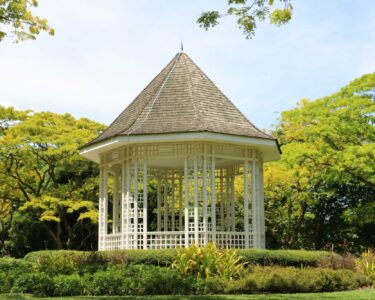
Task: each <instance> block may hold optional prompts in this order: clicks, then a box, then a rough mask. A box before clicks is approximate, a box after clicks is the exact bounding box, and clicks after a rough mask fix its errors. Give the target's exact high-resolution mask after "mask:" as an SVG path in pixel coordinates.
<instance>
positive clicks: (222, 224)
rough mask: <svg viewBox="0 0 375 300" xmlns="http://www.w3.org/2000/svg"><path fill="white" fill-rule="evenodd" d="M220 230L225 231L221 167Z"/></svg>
mask: <svg viewBox="0 0 375 300" xmlns="http://www.w3.org/2000/svg"><path fill="white" fill-rule="evenodd" d="M220 230H221V231H225V219H224V174H223V169H220Z"/></svg>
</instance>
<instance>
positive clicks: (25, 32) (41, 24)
mask: <svg viewBox="0 0 375 300" xmlns="http://www.w3.org/2000/svg"><path fill="white" fill-rule="evenodd" d="M37 6H38V1H37V0H2V1H0V26H1V27H0V41H1V40H2V39H3V38H4V37H6V36H7V35H8V34H9V33H10V32H11V33H12V35H13V37H14V40H15V42H18V41H23V40H26V39H33V40H34V39H35V38H36V36H37V35H38V34H39V33H40V32H41V31H46V32H48V34H49V35H54V34H55V31H54V29H53V28H51V27H50V26H49V25H48V22H47V20H46V19H42V18H40V17H37V16H34V15H33V14H32V12H31V9H32V8H34V7H37Z"/></svg>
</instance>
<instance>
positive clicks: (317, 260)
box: [24, 249, 352, 274]
mask: <svg viewBox="0 0 375 300" xmlns="http://www.w3.org/2000/svg"><path fill="white" fill-rule="evenodd" d="M237 252H238V254H239V255H240V256H241V257H242V258H243V261H244V262H246V263H248V264H257V265H262V266H272V265H278V266H291V267H301V266H309V267H318V266H322V267H329V268H330V267H333V268H334V269H338V268H349V269H351V268H352V267H348V265H350V263H345V261H348V258H344V257H342V256H340V255H338V254H335V253H333V252H326V251H305V250H257V249H242V250H238V251H237ZM175 256H176V249H163V250H118V251H100V252H84V251H70V250H57V251H49V250H47V251H37V252H31V253H29V254H27V255H26V256H25V258H24V259H25V260H26V261H28V262H32V263H34V264H35V263H37V262H41V261H43V260H44V261H46V262H47V265H51V263H52V262H53V261H54V260H55V261H56V260H59V259H60V260H61V265H69V264H72V268H73V269H74V268H76V267H78V266H82V265H86V266H88V265H96V266H98V265H104V264H107V263H111V264H144V265H154V266H168V265H170V264H171V263H172V261H173V259H174V257H175ZM48 260H52V262H48ZM63 262H64V263H63ZM41 271H45V270H43V269H41ZM59 273H63V274H70V273H71V272H69V270H65V271H61V270H60V271H59Z"/></svg>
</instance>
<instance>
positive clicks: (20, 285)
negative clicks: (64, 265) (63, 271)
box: [11, 273, 54, 296]
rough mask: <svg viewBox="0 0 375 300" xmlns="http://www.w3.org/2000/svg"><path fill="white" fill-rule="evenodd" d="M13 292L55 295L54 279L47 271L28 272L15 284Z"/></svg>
mask: <svg viewBox="0 0 375 300" xmlns="http://www.w3.org/2000/svg"><path fill="white" fill-rule="evenodd" d="M11 291H12V293H30V294H34V295H36V296H53V292H54V282H53V279H52V278H51V277H50V276H48V275H47V274H45V273H26V274H23V275H21V276H19V277H18V278H17V279H16V280H15V281H14V284H13V287H12V290H11Z"/></svg>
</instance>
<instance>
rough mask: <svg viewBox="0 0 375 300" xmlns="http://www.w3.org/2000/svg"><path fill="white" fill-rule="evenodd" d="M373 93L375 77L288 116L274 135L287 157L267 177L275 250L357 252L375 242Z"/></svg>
mask: <svg viewBox="0 0 375 300" xmlns="http://www.w3.org/2000/svg"><path fill="white" fill-rule="evenodd" d="M374 90H375V73H373V74H367V75H364V76H362V77H361V78H358V79H356V80H354V81H353V82H352V83H350V84H349V85H347V86H346V87H344V88H342V89H341V90H340V91H339V92H338V93H335V94H333V95H331V96H327V97H324V98H321V99H317V100H315V101H310V100H308V99H302V100H301V101H300V102H299V103H298V105H297V107H296V108H295V109H292V110H289V111H285V112H283V113H282V114H281V119H280V123H279V124H278V125H277V127H276V128H275V130H274V132H273V134H274V135H275V136H276V137H277V138H278V140H279V142H280V143H281V149H282V152H283V155H282V158H281V160H280V161H278V162H274V163H270V164H268V165H267V166H266V168H265V172H264V173H265V200H266V201H265V204H266V213H267V217H266V220H267V222H268V224H267V228H269V232H268V233H269V234H270V235H271V241H272V243H273V246H274V247H280V246H281V247H286V248H298V247H306V248H312V249H322V248H326V249H327V248H332V244H333V245H334V246H336V247H337V249H338V250H339V251H358V250H359V249H360V247H358V244H359V243H361V244H362V245H363V246H365V247H372V246H373V245H374V244H373V241H374V238H373V234H371V232H372V233H373V232H375V231H374V228H375V227H374V226H375V222H374V218H373V215H374V214H373V213H371V212H373V199H374V196H375V181H374V180H375V176H374V175H375V164H374V163H373V162H374V159H375V126H374V124H375V102H374V99H375V96H374V95H375V94H374ZM269 241H270V240H269ZM356 244H357V246H356Z"/></svg>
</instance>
